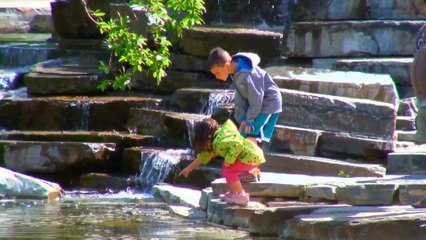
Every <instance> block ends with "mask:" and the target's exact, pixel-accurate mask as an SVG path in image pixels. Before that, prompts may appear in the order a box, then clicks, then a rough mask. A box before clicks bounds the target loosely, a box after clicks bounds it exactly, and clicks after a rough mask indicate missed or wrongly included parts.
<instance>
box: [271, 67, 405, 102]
mask: <svg viewBox="0 0 426 240" xmlns="http://www.w3.org/2000/svg"><path fill="white" fill-rule="evenodd" d="M265 70H266V71H268V73H269V74H271V76H272V77H273V79H274V81H275V82H276V83H277V84H278V86H279V87H280V88H285V89H293V90H299V91H306V92H311V93H320V94H327V95H334V96H342V97H351V98H361V99H370V100H376V101H381V102H387V103H391V104H393V105H396V104H397V102H398V101H399V98H398V93H397V91H396V88H395V84H394V82H393V81H392V78H391V77H390V76H389V75H384V74H368V73H362V72H344V71H334V70H328V69H315V68H301V67H286V66H270V67H267V68H265Z"/></svg>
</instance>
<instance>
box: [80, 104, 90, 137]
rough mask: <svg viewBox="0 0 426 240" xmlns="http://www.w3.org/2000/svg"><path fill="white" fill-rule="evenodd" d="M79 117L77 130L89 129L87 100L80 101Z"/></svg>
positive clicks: (88, 105)
mask: <svg viewBox="0 0 426 240" xmlns="http://www.w3.org/2000/svg"><path fill="white" fill-rule="evenodd" d="M80 110H81V118H80V126H79V130H84V131H87V130H88V129H89V117H90V103H89V102H88V101H83V102H80Z"/></svg>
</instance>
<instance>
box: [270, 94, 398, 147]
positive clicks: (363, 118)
mask: <svg viewBox="0 0 426 240" xmlns="http://www.w3.org/2000/svg"><path fill="white" fill-rule="evenodd" d="M281 94H282V99H283V112H282V114H281V116H280V118H279V119H278V124H280V125H286V126H292V127H301V128H310V129H318V130H327V131H333V132H344V133H349V134H351V135H358V136H369V137H374V138H380V139H388V140H394V139H395V125H396V110H395V107H394V106H393V105H392V104H388V103H383V102H378V101H371V100H365V99H354V98H346V97H335V96H330V95H322V94H314V93H306V92H302V91H295V90H287V89H281Z"/></svg>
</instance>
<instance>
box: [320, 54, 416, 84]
mask: <svg viewBox="0 0 426 240" xmlns="http://www.w3.org/2000/svg"><path fill="white" fill-rule="evenodd" d="M318 61H321V60H320V59H319V60H314V66H315V62H318ZM412 62H413V58H412V57H395V58H393V57H383V58H343V59H342V58H341V59H335V61H333V63H332V64H331V66H330V67H329V68H330V69H335V70H338V71H358V72H365V73H377V74H389V75H390V76H391V77H392V79H393V81H394V83H395V85H397V86H411V79H410V69H409V67H410V64H411V63H412Z"/></svg>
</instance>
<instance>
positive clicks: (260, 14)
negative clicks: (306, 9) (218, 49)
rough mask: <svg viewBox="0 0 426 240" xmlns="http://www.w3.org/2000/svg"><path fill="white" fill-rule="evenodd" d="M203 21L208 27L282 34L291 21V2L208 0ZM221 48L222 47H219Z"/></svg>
mask: <svg viewBox="0 0 426 240" xmlns="http://www.w3.org/2000/svg"><path fill="white" fill-rule="evenodd" d="M204 2H205V8H206V12H205V13H204V15H203V20H204V22H205V24H206V25H208V26H218V27H234V28H236V27H245V28H252V29H262V30H269V31H275V32H282V30H283V26H285V25H286V24H288V22H289V21H290V13H291V12H290V10H291V4H292V2H290V1H281V2H265V1H250V2H247V1H242V0H222V1H221V2H220V4H218V2H217V1H215V0H206V1H204ZM218 46H220V45H218Z"/></svg>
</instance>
